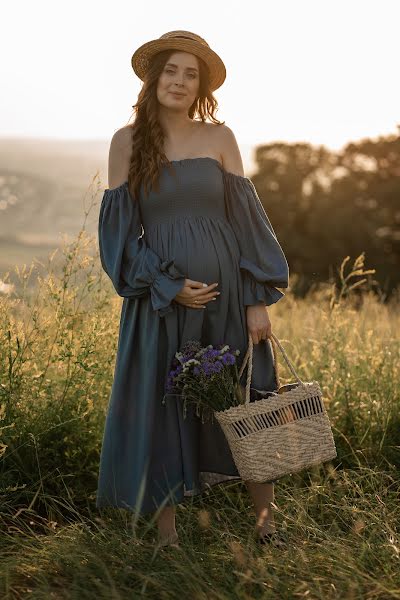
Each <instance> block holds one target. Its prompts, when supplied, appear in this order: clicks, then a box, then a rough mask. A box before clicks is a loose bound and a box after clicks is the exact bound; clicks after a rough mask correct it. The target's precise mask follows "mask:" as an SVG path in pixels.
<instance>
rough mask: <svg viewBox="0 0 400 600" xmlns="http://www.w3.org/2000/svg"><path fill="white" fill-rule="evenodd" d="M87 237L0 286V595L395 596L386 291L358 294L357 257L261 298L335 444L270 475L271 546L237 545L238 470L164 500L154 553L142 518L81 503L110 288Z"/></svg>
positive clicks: (395, 373)
mask: <svg viewBox="0 0 400 600" xmlns="http://www.w3.org/2000/svg"><path fill="white" fill-rule="evenodd" d="M93 244H95V240H94V239H91V238H89V237H86V236H85V235H84V234H83V233H81V234H80V235H79V237H78V238H77V239H76V240H75V241H74V242H73V243H71V244H69V245H68V246H65V247H64V248H63V256H62V260H61V263H60V262H59V263H58V267H57V270H56V269H54V268H53V262H52V258H51V257H50V260H49V264H48V266H47V272H48V274H47V276H46V277H45V278H38V280H37V281H36V282H35V285H32V278H35V277H36V275H35V269H34V268H30V267H29V268H28V267H27V268H26V269H22V270H20V271H18V273H17V275H18V279H19V282H20V286H19V290H18V293H17V294H16V295H15V296H6V295H3V296H1V295H0V335H1V344H0V360H1V363H0V365H1V366H0V369H1V387H0V393H1V397H0V400H1V415H0V416H1V420H0V453H1V483H0V523H1V528H2V532H1V538H0V555H1V559H0V575H1V577H0V597H1V598H4V599H14V598H37V599H39V598H40V599H42V598H43V599H51V598H54V599H75V598H77V599H78V598H79V599H85V598H87V599H91V598H96V599H100V598H107V599H114V600H117V599H118V600H119V599H125V598H154V599H160V598H161V599H167V598H185V599H186V598H191V599H192V598H193V599H196V600H200V599H201V600H202V599H204V600H205V599H209V598H211V599H221V600H222V599H233V598H235V599H236V598H238V599H243V600H248V599H250V598H279V599H281V598H282V599H284V598H307V599H324V600H326V599H330V598H346V599H356V598H360V599H361V598H362V599H365V598H368V599H375V598H382V599H389V598H400V540H399V529H400V527H399V526H400V503H399V492H400V474H399V468H400V398H399V395H400V393H399V387H400V386H399V383H400V333H399V332H400V311H399V306H400V304H399V297H398V296H397V297H393V299H392V300H391V302H384V298H383V297H382V294H381V295H379V294H378V295H377V294H374V293H373V291H372V290H371V285H370V281H371V280H370V277H369V275H370V273H369V271H368V269H367V270H366V269H365V268H364V262H363V256H360V257H358V258H357V260H355V261H354V262H353V263H352V260H353V259H352V260H348V261H346V260H345V261H344V262H343V264H342V279H341V282H340V285H339V286H338V285H335V284H334V283H332V282H327V283H326V284H325V285H320V286H319V287H318V288H317V287H316V288H315V289H313V290H312V291H311V292H310V294H309V295H308V296H307V297H306V298H305V299H296V298H295V297H294V295H293V294H292V293H291V291H290V290H288V291H287V292H286V297H285V298H284V299H282V300H281V301H280V302H279V303H277V304H276V305H274V306H272V307H270V309H269V314H270V317H271V321H272V326H273V331H274V333H275V334H276V335H277V337H278V338H279V340H280V341H281V343H282V344H283V346H284V348H285V350H286V352H287V354H288V355H289V357H290V359H291V361H292V362H293V363H294V364H295V366H296V370H297V371H298V373H299V375H300V376H301V378H302V379H304V380H306V381H311V380H316V381H318V382H319V383H320V386H321V389H322V392H323V396H324V401H325V403H326V407H327V409H328V412H329V415H330V418H331V423H332V427H333V432H334V437H335V443H336V447H337V452H338V456H337V459H335V460H334V461H332V462H330V463H325V464H322V465H319V466H316V467H313V468H311V469H308V470H305V471H302V472H301V473H298V474H292V475H288V476H286V477H284V478H282V479H281V480H280V481H279V482H278V483H277V484H276V486H275V520H276V523H277V525H278V526H279V527H282V528H284V529H285V530H286V532H287V535H288V538H289V544H288V548H287V549H285V550H280V549H277V548H271V547H264V548H261V547H257V546H256V545H255V543H254V541H253V528H254V525H255V515H254V511H253V508H252V505H251V501H250V498H249V496H248V494H247V492H246V489H245V486H244V484H243V483H242V482H241V481H238V482H235V483H229V484H225V485H224V486H220V487H215V488H213V489H212V490H210V491H208V492H206V493H204V494H203V495H202V496H198V497H196V498H192V499H190V500H189V499H188V500H187V501H186V502H185V503H183V504H181V505H179V506H178V508H177V529H178V533H179V535H180V539H181V542H180V543H181V550H178V549H173V548H169V549H165V550H158V549H157V548H156V547H155V545H154V538H155V536H156V528H155V524H154V519H151V518H142V519H139V520H137V519H135V517H134V514H133V513H128V512H126V511H123V510H105V511H102V512H101V514H100V512H99V511H97V510H96V508H95V495H96V485H97V474H98V464H99V453H100V445H101V438H102V433H103V426H104V418H105V412H106V408H107V402H108V397H109V393H110V387H111V383H112V374H113V368H114V360H115V352H116V347H117V336H118V325H119V311H120V304H121V298H119V297H118V296H116V295H115V294H113V293H112V291H111V289H110V288H111V286H110V282H109V281H108V279H107V277H106V276H105V274H104V273H103V272H102V271H101V267H100V264H99V259H98V257H97V256H96V255H94V254H95V253H93ZM60 264H61V266H60ZM294 281H295V276H293V278H292V280H291V285H292V286H293V283H294ZM280 359H281V360H280V365H279V367H280V369H279V373H280V378H281V383H282V384H283V383H289V382H291V381H293V378H292V375H291V373H290V371H289V370H288V369H287V367H286V365H285V362H284V360H283V357H282V356H281V357H280Z"/></svg>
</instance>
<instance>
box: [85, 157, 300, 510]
mask: <svg viewBox="0 0 400 600" xmlns="http://www.w3.org/2000/svg"><path fill="white" fill-rule="evenodd" d="M171 163H172V166H173V167H174V170H175V173H176V177H174V176H173V175H172V174H171V173H170V170H169V169H168V167H167V165H164V166H163V167H162V171H161V177H160V190H159V192H155V191H154V190H152V191H150V193H149V194H148V195H147V196H145V195H144V193H143V186H142V191H141V193H140V195H139V197H138V198H135V199H134V198H132V196H131V194H130V192H129V187H128V182H125V183H123V184H122V185H120V186H119V187H117V188H114V189H106V190H105V191H104V195H103V198H102V201H101V206H100V214H99V225H98V239H99V248H100V258H101V264H102V267H103V269H104V270H105V272H106V273H107V275H108V276H109V278H110V279H111V281H112V284H113V286H114V289H115V291H116V292H117V294H119V295H120V296H121V297H123V303H122V309H121V318H120V328H119V338H118V347H117V355H116V361H115V367H114V377H113V381H112V387H111V393H110V398H109V404H108V408H107V414H106V420H105V427H104V434H103V441H102V448H101V456H100V467H99V478H98V489H97V498H96V506H97V507H98V508H101V507H105V506H114V507H121V508H126V509H129V510H133V511H136V512H138V513H139V514H141V515H144V514H146V513H150V512H153V511H155V510H156V509H157V508H158V507H159V506H161V505H162V506H164V505H166V504H172V503H173V504H176V503H180V502H183V501H184V500H185V499H186V498H187V497H189V496H193V495H196V494H199V493H202V492H203V491H204V490H205V489H206V488H210V487H211V486H213V485H215V484H218V483H222V482H224V481H228V480H232V479H239V478H240V476H239V474H238V471H237V468H236V466H235V464H234V461H233V458H232V454H231V452H230V449H229V446H228V443H227V441H226V439H225V436H224V434H223V432H222V429H221V428H220V425H219V424H218V422H217V421H216V419H214V421H213V422H212V423H211V422H208V421H206V422H205V423H202V420H201V418H199V417H197V416H196V415H195V414H193V412H191V411H189V410H188V412H187V416H186V418H184V416H183V410H182V405H181V404H180V402H179V400H178V399H176V398H175V399H171V398H168V399H167V401H166V403H165V404H162V399H163V397H164V393H165V391H164V386H165V382H166V378H167V374H168V371H169V369H170V365H171V361H172V359H173V357H174V355H175V353H176V352H177V351H178V350H179V349H180V347H181V346H182V345H183V344H184V343H185V342H186V341H188V340H190V339H197V340H199V341H200V342H201V343H202V345H207V344H219V343H226V344H229V345H230V346H231V347H232V348H233V349H236V348H238V349H239V350H240V355H239V357H238V364H239V366H240V364H241V361H242V360H243V358H244V355H245V353H246V350H247V346H248V331H247V323H246V306H249V305H254V304H261V305H265V306H269V305H271V304H274V303H275V302H277V301H278V300H280V299H281V298H282V297H283V296H284V295H285V294H284V293H283V292H281V291H280V290H279V289H277V288H287V287H288V286H289V267H288V263H287V260H286V257H285V255H284V252H283V250H282V248H281V246H280V244H279V242H278V239H277V236H276V234H275V232H274V230H273V228H272V225H271V223H270V221H269V218H268V216H267V214H266V212H265V209H264V208H263V205H262V204H261V201H260V199H259V197H258V195H257V192H256V189H255V186H254V184H253V182H252V181H251V179H250V178H248V177H242V176H240V175H236V174H233V173H230V172H228V171H226V170H225V169H224V167H223V166H222V164H221V163H220V162H219V161H218V160H216V159H214V158H211V157H207V156H204V157H197V158H187V159H183V160H174V161H171ZM185 278H190V279H194V280H196V281H201V282H204V283H207V285H208V284H211V283H215V282H218V283H219V285H218V287H217V289H218V290H219V291H220V292H221V294H220V295H219V296H218V297H217V300H215V301H211V302H208V303H207V304H206V308H204V309H201V308H190V307H185V306H183V305H181V304H179V303H178V302H176V301H175V300H174V298H175V296H176V294H177V293H178V292H179V291H180V290H181V289H182V287H183V285H184V280H185ZM246 373H247V369H245V372H244V374H243V376H242V377H243V382H245V379H246ZM276 385H277V384H276V379H275V374H274V369H273V354H272V348H271V343H270V341H269V340H263V341H261V342H260V343H259V344H255V345H254V349H253V375H252V380H251V386H252V387H255V388H257V389H262V390H276Z"/></svg>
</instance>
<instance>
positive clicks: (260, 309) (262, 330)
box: [246, 304, 272, 344]
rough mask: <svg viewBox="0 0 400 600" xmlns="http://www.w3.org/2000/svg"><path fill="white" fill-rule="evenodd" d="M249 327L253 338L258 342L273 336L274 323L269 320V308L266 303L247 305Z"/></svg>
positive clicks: (255, 342)
mask: <svg viewBox="0 0 400 600" xmlns="http://www.w3.org/2000/svg"><path fill="white" fill-rule="evenodd" d="M246 318H247V329H248V331H249V333H250V335H251V338H252V340H253V344H258V343H259V342H260V341H261V340H266V339H267V338H270V337H271V333H272V325H271V321H270V320H269V315H268V309H267V306H265V305H264V304H254V305H252V306H246Z"/></svg>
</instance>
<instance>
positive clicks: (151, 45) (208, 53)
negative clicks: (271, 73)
mask: <svg viewBox="0 0 400 600" xmlns="http://www.w3.org/2000/svg"><path fill="white" fill-rule="evenodd" d="M169 49H170V50H177V51H182V52H190V53H191V54H194V55H195V56H198V57H199V58H201V59H203V60H204V62H205V63H206V64H207V66H208V69H209V73H210V88H211V90H212V91H214V90H216V89H218V88H219V87H220V86H221V85H222V84H223V83H224V81H225V79H226V69H225V65H224V63H223V61H222V59H221V58H220V57H219V56H218V54H217V53H216V52H214V50H211V48H209V47H206V46H203V45H202V44H199V43H198V42H196V41H195V40H190V39H185V40H183V39H177V38H170V39H156V40H150V41H149V42H146V43H145V44H142V46H140V47H139V48H138V49H137V50H135V52H134V53H133V55H132V59H131V64H132V68H133V70H134V72H135V73H136V75H137V76H138V77H139V79H141V80H142V81H143V80H144V77H145V75H146V71H147V69H148V66H149V61H150V59H151V58H152V57H153V56H154V55H155V54H157V53H158V52H161V51H162V50H169Z"/></svg>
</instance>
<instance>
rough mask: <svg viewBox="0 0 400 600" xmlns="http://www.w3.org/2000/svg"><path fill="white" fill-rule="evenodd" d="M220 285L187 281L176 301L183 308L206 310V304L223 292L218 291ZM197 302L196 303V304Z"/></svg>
mask: <svg viewBox="0 0 400 600" xmlns="http://www.w3.org/2000/svg"><path fill="white" fill-rule="evenodd" d="M217 286H218V283H210V285H207V284H206V283H203V282H202V281H194V280H193V279H185V285H184V286H183V288H182V289H181V291H180V292H179V293H178V294H177V295H176V296H175V298H174V300H175V301H176V302H178V303H179V304H182V305H183V306H189V307H190V308H205V306H204V305H205V304H206V303H207V302H210V301H211V300H214V299H215V298H216V297H218V296H219V294H220V293H221V292H218V291H216V289H215V288H216V287H217ZM195 300H196V302H195Z"/></svg>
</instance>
